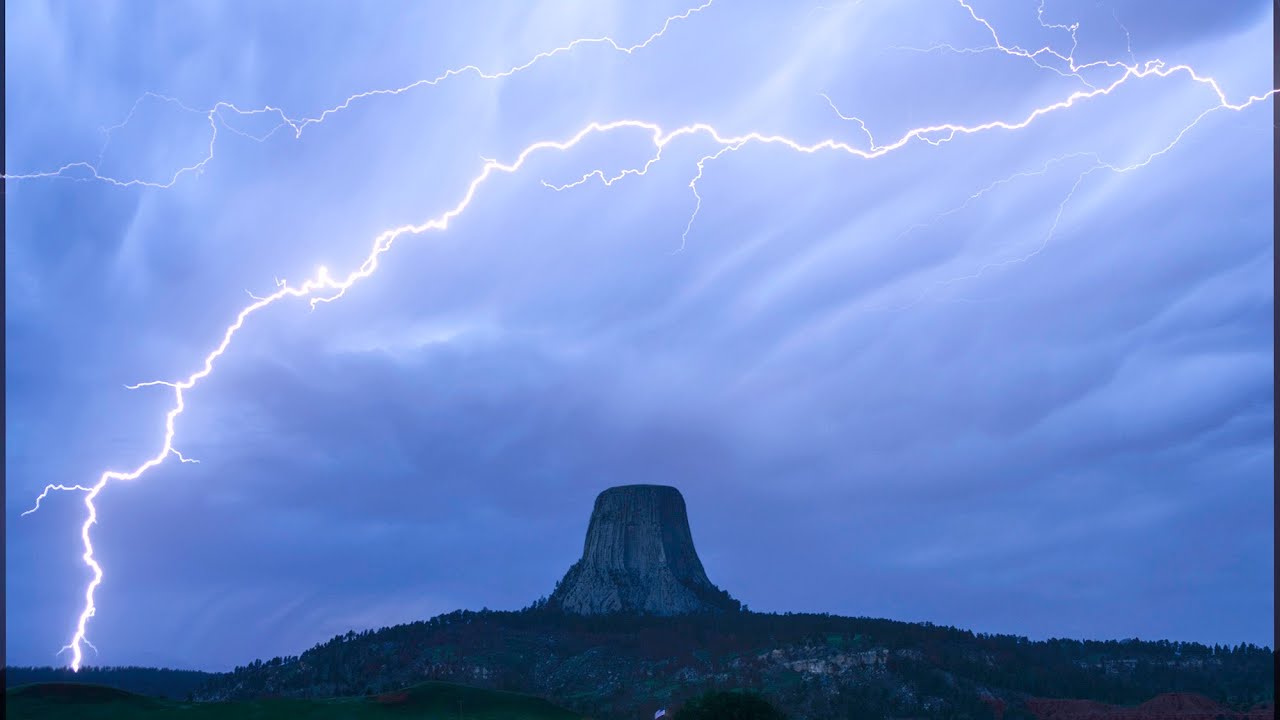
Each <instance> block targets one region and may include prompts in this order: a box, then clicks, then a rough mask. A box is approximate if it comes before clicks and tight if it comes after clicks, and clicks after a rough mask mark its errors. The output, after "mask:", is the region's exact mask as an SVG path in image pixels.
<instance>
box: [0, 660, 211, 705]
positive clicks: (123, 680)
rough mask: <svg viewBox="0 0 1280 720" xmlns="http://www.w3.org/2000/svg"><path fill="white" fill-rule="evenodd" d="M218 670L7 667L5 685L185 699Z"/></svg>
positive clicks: (9, 686)
mask: <svg viewBox="0 0 1280 720" xmlns="http://www.w3.org/2000/svg"><path fill="white" fill-rule="evenodd" d="M214 675H215V673H207V672H200V671H198V670H165V669H162V668H145V667H95V666H92V665H89V666H85V667H82V668H80V672H78V673H77V672H72V670H71V668H66V667H60V668H54V667H6V668H5V669H4V683H5V688H6V689H8V688H11V687H16V686H19V685H30V684H33V683H76V684H85V683H89V684H95V685H105V686H107V687H113V688H118V689H120V690H127V691H128V692H131V693H136V694H138V695H146V696H149V697H164V698H170V699H172V700H186V699H187V698H188V697H189V696H190V695H191V693H192V691H193V690H195V689H196V688H198V687H200V686H201V685H202V684H204V683H206V682H208V681H209V680H210V679H211V678H213V677H214Z"/></svg>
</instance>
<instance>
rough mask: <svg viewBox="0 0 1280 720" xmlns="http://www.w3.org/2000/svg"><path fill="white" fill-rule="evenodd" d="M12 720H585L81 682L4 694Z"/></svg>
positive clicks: (481, 695)
mask: <svg viewBox="0 0 1280 720" xmlns="http://www.w3.org/2000/svg"><path fill="white" fill-rule="evenodd" d="M5 717H6V718H8V719H10V720H15V719H22V720H170V719H171V718H172V719H174V720H275V719H277V718H306V720H387V719H390V718H406V717H430V718H450V719H451V720H582V717H581V716H580V715H576V714H574V713H572V712H569V711H568V710H565V709H563V708H560V707H557V706H555V705H553V704H551V703H550V702H547V701H546V700H543V699H541V698H535V697H529V696H527V695H517V694H513V693H503V692H495V691H491V690H482V689H479V688H473V687H466V686H462V685H454V684H450V683H439V682H433V683H426V684H423V685H417V686H414V687H410V688H407V689H405V690H402V691H400V692H396V693H389V694H386V695H378V696H370V697H357V698H325V699H306V700H301V699H260V700H244V701H232V702H214V703H184V702H178V701H174V700H163V699H157V698H148V697H145V696H142V695H137V694H134V693H128V692H125V691H123V690H118V689H115V688H108V687H104V686H100V685H89V684H80V683H37V684H34V685H24V686H20V687H14V688H10V689H8V690H6V692H5Z"/></svg>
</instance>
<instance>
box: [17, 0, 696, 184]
mask: <svg viewBox="0 0 1280 720" xmlns="http://www.w3.org/2000/svg"><path fill="white" fill-rule="evenodd" d="M714 2H715V0H706V1H705V2H703V3H702V4H701V5H698V6H696V7H692V8H689V9H688V10H685V11H684V12H682V13H679V14H676V15H672V16H670V17H668V18H667V19H666V20H665V21H664V22H663V23H662V27H660V28H658V29H657V30H656V31H654V32H653V33H651V34H650V35H649V36H648V37H647V38H645V39H644V40H642V41H641V42H638V43H635V44H634V45H622V44H620V43H619V42H618V41H617V40H614V39H613V38H612V37H610V36H608V35H602V36H600V37H593V38H578V39H576V40H573V41H571V42H569V43H568V44H565V45H561V46H560V47H556V48H552V49H551V50H544V51H542V52H540V53H538V54H536V55H534V56H533V57H531V58H529V59H528V60H526V61H525V62H523V63H521V64H519V65H513V66H512V67H510V68H507V69H506V70H501V71H496V72H491V71H486V70H482V69H481V68H480V67H479V66H477V65H464V66H462V67H457V68H450V69H448V70H445V71H444V72H442V73H440V74H439V75H437V76H436V77H434V78H429V79H424V80H417V81H415V82H411V83H409V84H408V85H403V86H401V87H398V88H389V89H380V90H366V91H364V92H359V93H356V94H355V95H351V96H349V97H348V98H347V99H345V100H343V101H342V102H341V103H338V104H337V105H335V106H333V107H331V108H329V109H327V110H324V111H323V112H321V113H320V114H319V115H317V116H315V117H308V118H291V117H289V116H288V115H287V114H286V113H285V111H284V110H283V109H281V108H278V107H275V106H272V105H264V106H262V107H261V108H256V109H248V110H242V109H241V108H239V107H237V106H236V105H235V104H234V103H231V102H227V101H219V102H218V103H216V104H214V106H213V107H211V108H209V109H208V110H197V109H195V108H192V107H190V106H188V105H186V104H185V103H183V102H182V101H180V100H178V99H176V98H172V97H169V96H167V95H161V94H160V93H155V92H146V93H143V95H142V96H141V97H139V98H138V99H137V100H135V101H134V103H133V107H132V108H130V110H129V113H128V115H126V116H125V119H124V120H123V121H121V122H119V123H117V124H116V125H113V126H111V127H109V128H103V129H102V132H104V133H105V134H106V136H107V138H106V141H105V142H104V143H103V145H102V148H101V150H100V151H99V152H98V159H97V162H96V163H90V162H85V161H79V162H72V163H67V164H65V165H63V166H62V167H60V168H58V169H56V170H48V171H44V172H33V173H26V174H21V175H11V174H8V173H0V179H6V180H35V179H40V178H56V177H65V176H66V175H67V173H69V172H71V171H72V170H76V169H80V170H87V171H89V172H90V173H91V174H92V177H89V178H76V179H78V180H100V181H102V182H105V183H109V184H111V185H115V186H117V187H122V188H123V187H134V186H140V187H149V188H157V189H167V188H171V187H173V186H174V185H175V184H176V183H177V182H178V180H179V179H180V178H181V177H182V176H183V175H187V174H190V173H199V172H202V171H203V170H204V168H205V166H207V165H208V164H209V163H210V162H211V161H212V160H213V157H214V146H215V144H216V143H217V140H218V125H219V124H221V125H222V127H224V128H226V129H228V130H230V131H231V132H233V133H235V134H237V135H242V136H244V137H246V138H249V139H251V140H255V141H258V142H264V141H266V140H267V139H268V138H270V137H271V136H273V135H275V134H276V133H277V132H279V131H280V130H281V129H282V128H285V127H288V128H290V129H292V130H293V136H294V138H295V139H298V138H301V137H302V132H303V130H306V129H307V127H309V126H311V125H319V124H320V123H322V122H324V121H325V119H326V118H328V117H329V116H330V115H333V114H335V113H338V112H341V111H343V110H346V109H347V108H348V107H350V106H351V104H352V103H355V102H358V101H360V100H365V99H367V98H371V97H377V96H382V95H387V96H395V95H400V94H403V93H406V92H409V91H411V90H415V89H417V88H420V87H431V86H435V85H438V84H440V83H442V82H444V81H445V80H448V79H449V78H451V77H455V76H459V75H466V74H472V75H475V76H476V77H478V78H480V79H482V80H500V79H502V78H507V77H511V76H512V75H515V74H517V73H520V72H523V71H525V70H528V69H529V68H531V67H533V66H534V65H536V64H538V63H539V62H541V61H543V60H546V59H549V58H552V57H555V56H557V55H564V54H566V53H570V52H572V51H573V50H575V49H577V48H578V47H581V46H585V45H605V46H608V47H609V48H612V49H613V50H614V51H616V52H620V53H622V54H624V55H631V54H633V53H635V52H636V51H637V50H643V49H645V48H647V47H649V45H651V44H652V43H653V42H654V41H656V40H658V39H659V38H661V37H662V36H663V35H665V34H666V33H667V30H668V29H669V28H670V27H671V26H672V25H673V24H675V23H677V22H679V21H681V20H687V19H689V17H691V16H692V15H694V14H696V13H699V12H702V11H703V10H706V9H707V8H709V7H711V4H712V3H714ZM148 97H151V98H156V99H157V100H161V101H163V102H167V103H172V104H174V105H177V106H178V107H180V108H182V109H183V110H185V111H187V112H190V113H193V114H196V115H203V116H205V119H206V120H207V121H208V123H209V129H210V135H209V145H208V149H207V150H206V152H205V155H204V157H203V158H201V159H200V160H199V161H198V162H196V163H194V164H191V165H187V166H185V167H182V168H179V169H178V170H177V171H176V172H174V173H173V175H172V176H170V177H169V179H168V180H166V181H164V182H154V181H150V180H141V179H137V178H133V179H129V180H122V179H119V178H115V177H112V176H109V175H103V174H101V173H100V172H99V170H98V169H99V168H100V167H101V165H102V158H103V156H104V155H105V154H106V151H107V147H108V145H109V143H110V142H111V133H112V132H114V131H115V130H119V129H120V128H122V127H124V126H125V125H127V124H128V123H129V121H130V120H131V119H132V118H133V116H134V114H135V113H137V111H138V106H139V105H140V104H141V103H142V101H143V100H144V99H146V98H148ZM223 111H226V112H228V113H230V114H232V115H237V116H241V117H246V116H253V115H264V114H265V115H276V116H277V117H279V118H280V122H279V123H278V124H277V125H276V126H275V127H274V128H272V129H271V130H270V131H269V132H267V133H266V134H265V135H262V136H255V135H251V134H249V133H246V132H242V131H240V130H237V129H235V128H233V127H231V126H230V125H228V124H227V123H226V121H225V120H224V119H223V117H222V114H221V113H222V112H223Z"/></svg>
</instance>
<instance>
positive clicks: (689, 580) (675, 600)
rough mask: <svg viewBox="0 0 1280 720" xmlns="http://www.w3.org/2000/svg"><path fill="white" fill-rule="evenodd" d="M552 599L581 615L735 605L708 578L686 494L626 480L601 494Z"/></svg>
mask: <svg viewBox="0 0 1280 720" xmlns="http://www.w3.org/2000/svg"><path fill="white" fill-rule="evenodd" d="M548 604H549V605H550V606H552V607H557V608H560V609H562V610H564V611H566V612H572V613H578V614H582V615H594V614H600V613H610V612H634V613H644V614H651V615H684V614H690V613H704V612H723V611H726V610H736V609H737V608H738V603H737V601H735V600H734V599H733V598H731V597H730V596H729V594H728V593H726V592H723V591H722V590H720V589H719V588H717V587H716V586H715V585H713V584H712V583H711V581H710V580H709V579H707V573H706V571H705V570H704V569H703V568H702V561H701V560H699V559H698V553H697V551H696V550H694V547H693V535H692V533H690V531H689V517H688V515H687V514H686V512H685V504H684V497H683V496H681V495H680V491H679V490H677V489H675V488H673V487H669V486H665V485H623V486H621V487H614V488H609V489H608V490H605V491H604V492H602V493H600V495H599V496H598V497H597V498H596V504H595V508H594V509H593V510H592V512H591V522H590V523H589V524H588V526H587V539H586V542H585V543H583V548H582V559H581V560H579V561H578V562H577V563H574V565H573V567H571V568H569V572H568V573H566V574H565V576H564V579H562V580H561V581H560V583H559V585H557V586H556V590H555V592H554V593H552V595H551V597H550V598H549V600H548Z"/></svg>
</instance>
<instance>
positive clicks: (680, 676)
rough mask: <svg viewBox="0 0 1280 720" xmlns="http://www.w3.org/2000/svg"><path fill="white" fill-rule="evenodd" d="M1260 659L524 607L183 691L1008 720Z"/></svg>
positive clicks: (821, 621) (1217, 677)
mask: <svg viewBox="0 0 1280 720" xmlns="http://www.w3.org/2000/svg"><path fill="white" fill-rule="evenodd" d="M1274 669H1275V661H1274V655H1273V653H1272V652H1271V651H1270V650H1268V649H1267V648H1259V647H1256V646H1253V645H1239V646H1237V647H1234V648H1224V647H1207V646H1204V645H1199V644H1195V643H1172V642H1168V641H1158V642H1141V641H1138V640H1128V641H1108V642H1094V641H1085V642H1081V641H1077V640H1047V641H1039V642H1032V641H1029V640H1027V639H1026V638H1022V637H1015V636H1008V635H979V634H974V633H972V632H968V631H964V630H959V629H956V628H950V627H938V626H934V625H929V624H913V623H903V622H895V621H891V620H876V619H870V618H847V617H837V616H829V615H793V614H786V615H775V614H761V613H751V612H736V613H726V612H722V613H716V614H706V615H681V616H665V617H664V616H644V615H624V614H613V615H576V614H570V613H564V612H561V611H557V610H554V609H552V608H547V607H545V606H543V605H542V604H538V606H537V607H534V608H531V609H528V610H525V611H520V612H495V611H480V612H470V611H458V612H454V613H450V614H448V615H441V616H439V617H436V618H434V619H432V620H429V621H426V622H418V623H411V624H408V625H399V626H396V627H390V628H383V629H381V630H378V631H366V632H363V633H359V634H357V633H354V632H351V633H347V634H346V635H341V636H338V637H335V638H333V639H332V640H330V641H329V642H327V643H324V644H321V645H317V646H316V647H314V648H312V649H310V650H308V651H306V652H304V653H302V655H300V656H298V657H288V658H274V659H272V660H271V661H269V662H265V663H263V662H255V663H253V664H251V665H249V666H245V667H240V668H236V669H235V671H233V672H231V673H228V674H226V675H220V676H217V677H214V678H211V679H210V681H209V683H208V684H206V685H205V686H204V687H203V688H201V689H200V690H199V691H198V692H197V697H200V698H205V699H212V700H222V699H243V698H253V697H261V696H285V697H325V696H334V695H364V694H367V693H385V692H390V691H394V690H395V689H397V688H399V687H403V686H406V685H410V684H412V683H415V682H419V681H421V679H423V678H429V679H437V680H447V681H451V682H459V683H466V684H470V685H475V686H478V687H484V688H491V689H499V690H512V691H518V692H523V693H529V694H533V695H538V696H541V697H546V698H549V699H551V700H553V701H555V702H557V703H560V704H562V705H564V706H566V707H568V708H570V709H571V710H574V711H577V712H581V713H583V714H586V715H590V716H591V717H593V718H600V719H607V718H620V719H621V718H635V717H641V716H647V717H652V713H653V711H654V710H656V709H657V708H659V707H668V706H675V705H678V704H679V703H680V702H681V701H682V700H685V699H687V698H689V697H691V696H693V695H695V694H698V693H699V692H702V691H705V690H707V689H712V688H735V687H750V688H755V689H758V690H760V691H762V692H763V693H764V694H765V695H766V696H767V697H768V698H769V699H770V700H772V701H773V702H775V703H776V704H777V705H778V706H779V707H781V708H783V709H784V710H786V711H787V712H788V713H790V714H791V716H792V717H794V718H864V717H865V718H885V717H896V718H903V717H913V718H974V719H975V720H978V719H980V720H989V719H990V718H993V717H994V716H996V715H1002V716H1003V718H1004V719H1005V720H1014V719H1016V718H1032V717H1042V716H1043V715H1044V711H1045V709H1046V708H1048V709H1052V707H1053V706H1051V705H1043V704H1039V705H1038V704H1037V703H1036V701H1037V700H1038V699H1081V700H1092V701H1095V702H1098V703H1109V704H1114V705H1118V706H1137V705H1139V704H1141V703H1144V702H1147V701H1149V700H1151V699H1152V698H1155V697H1156V696H1158V695H1161V694H1165V693H1194V694H1198V695H1201V696H1204V697H1205V698H1207V699H1208V700H1210V701H1212V702H1213V703H1217V704H1220V705H1221V706H1222V709H1223V711H1224V712H1228V713H1229V712H1234V711H1246V710H1249V709H1250V708H1254V707H1255V706H1256V705H1258V704H1259V703H1273V702H1274V699H1275V680H1274V674H1273V673H1274ZM997 708H998V709H999V710H998V711H997ZM1067 714H1070V713H1067ZM1063 717H1065V716H1063ZM1224 717H1226V716H1225V715H1224ZM1045 720H1048V719H1047V718H1046V719H1045Z"/></svg>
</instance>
